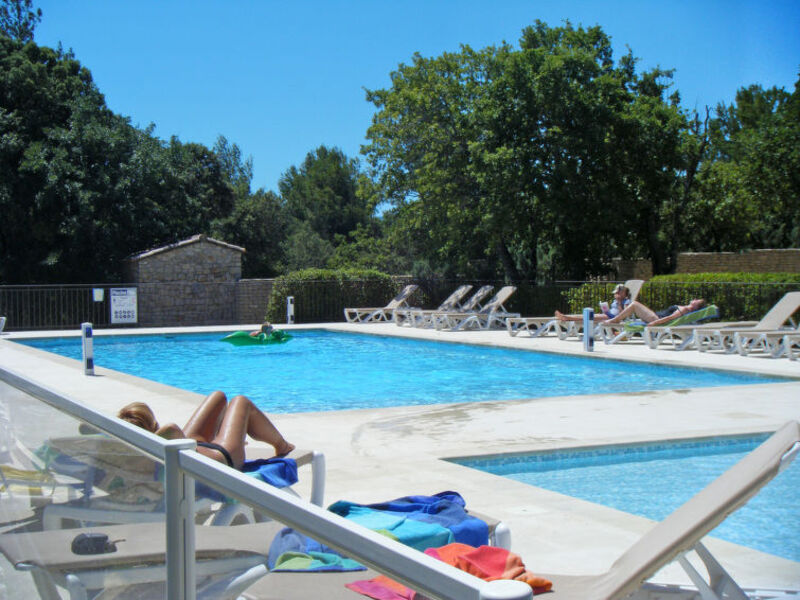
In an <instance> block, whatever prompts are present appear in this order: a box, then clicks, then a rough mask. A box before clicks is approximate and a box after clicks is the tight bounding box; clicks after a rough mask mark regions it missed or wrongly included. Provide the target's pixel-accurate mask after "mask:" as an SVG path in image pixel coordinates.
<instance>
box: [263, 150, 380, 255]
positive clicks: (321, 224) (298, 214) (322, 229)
mask: <svg viewBox="0 0 800 600" xmlns="http://www.w3.org/2000/svg"><path fill="white" fill-rule="evenodd" d="M358 174H359V171H358V161H356V160H354V159H348V158H347V156H345V154H344V153H343V152H342V151H341V150H339V149H338V148H332V149H329V148H327V147H325V146H320V147H319V148H317V149H316V150H315V151H313V152H309V153H308V155H306V158H305V160H304V161H303V164H302V165H300V167H299V168H298V167H294V166H292V167H290V168H289V169H288V170H287V171H286V172H285V173H284V174H283V175H282V176H281V178H280V180H279V182H278V189H279V190H280V194H281V198H282V199H283V202H284V204H285V206H286V208H287V210H288V211H289V214H290V215H291V216H292V217H293V218H294V219H296V220H297V221H300V222H305V223H308V224H309V225H310V227H311V229H312V230H313V231H314V232H315V233H316V234H317V235H318V236H320V237H321V238H322V239H323V240H326V241H328V242H333V240H334V238H335V236H336V235H346V234H348V233H349V232H351V231H353V230H354V229H355V228H356V227H357V226H358V225H359V224H360V223H365V222H366V221H367V219H368V218H369V215H370V207H369V206H368V204H367V202H366V201H365V199H364V198H361V197H359V196H358V194H357V193H356V188H357V182H358Z"/></svg>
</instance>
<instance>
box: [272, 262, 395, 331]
mask: <svg viewBox="0 0 800 600" xmlns="http://www.w3.org/2000/svg"><path fill="white" fill-rule="evenodd" d="M398 285H399V284H398V283H396V282H395V280H394V279H392V277H391V276H389V275H387V274H385V273H381V272H380V271H375V270H372V269H366V270H365V269H342V270H331V269H303V270H301V271H295V272H293V273H289V274H287V275H283V276H281V277H278V278H277V279H275V283H274V285H273V287H272V293H271V294H270V298H269V303H268V305H267V315H266V319H267V320H268V321H274V322H278V323H282V322H283V321H284V320H285V317H286V298H287V297H288V296H294V298H295V302H294V305H295V321H296V322H298V323H320V322H326V321H341V320H342V319H343V313H342V310H343V309H344V308H345V307H351V306H352V307H362V306H365V307H366V306H384V305H385V304H386V303H387V302H388V301H389V300H390V299H391V298H393V297H394V296H395V295H396V294H397V292H398V291H399V287H398Z"/></svg>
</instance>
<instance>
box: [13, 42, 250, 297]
mask: <svg viewBox="0 0 800 600" xmlns="http://www.w3.org/2000/svg"><path fill="white" fill-rule="evenodd" d="M0 72H2V73H3V80H2V87H0V211H2V214H3V215H4V218H3V220H2V221H0V280H3V281H6V282H9V283H39V282H42V283H54V282H85V281H102V280H110V281H116V280H119V278H120V271H121V260H122V259H123V258H124V257H126V256H128V255H130V254H131V253H133V252H137V251H141V250H144V249H147V248H150V247H153V246H155V245H161V244H165V243H170V242H174V241H177V240H179V239H182V238H185V237H188V236H190V235H193V234H196V233H207V232H209V231H210V230H211V228H212V225H213V223H214V222H215V221H218V220H221V219H224V218H226V217H227V216H228V215H229V214H230V213H231V211H232V210H233V208H234V199H235V198H234V190H233V186H232V185H231V184H230V182H229V180H228V175H227V173H226V172H225V168H224V166H223V164H222V162H221V161H220V159H219V157H218V156H217V155H216V154H215V153H214V152H212V151H211V150H209V149H208V148H206V147H204V146H202V145H199V144H183V143H181V142H180V141H179V140H178V139H177V138H173V139H171V140H170V141H169V142H163V141H162V140H159V139H157V138H155V137H154V136H153V135H152V127H150V128H147V129H145V130H140V129H137V128H134V127H132V126H131V125H130V122H129V120H128V119H127V118H124V117H120V116H118V115H115V114H113V113H112V112H111V111H110V110H109V109H108V108H107V107H106V105H105V101H104V99H103V96H102V94H100V92H99V91H98V90H97V88H96V86H95V85H94V83H93V81H92V77H91V73H90V72H89V71H88V70H87V69H85V68H83V67H82V66H81V64H80V63H79V62H78V61H77V60H76V59H75V58H74V56H73V55H72V54H71V53H64V52H62V51H61V50H52V49H49V48H44V47H39V46H37V45H36V44H35V43H32V42H29V43H27V44H23V43H22V42H19V41H15V40H12V39H11V38H9V37H5V36H3V37H0Z"/></svg>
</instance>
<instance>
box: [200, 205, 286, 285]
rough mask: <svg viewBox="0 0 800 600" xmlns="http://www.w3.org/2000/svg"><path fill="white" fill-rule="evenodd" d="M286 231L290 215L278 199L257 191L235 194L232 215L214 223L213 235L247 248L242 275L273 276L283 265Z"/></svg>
mask: <svg viewBox="0 0 800 600" xmlns="http://www.w3.org/2000/svg"><path fill="white" fill-rule="evenodd" d="M288 230H289V214H288V212H287V211H286V208H285V207H284V206H283V204H282V202H281V199H280V198H279V197H278V196H277V195H276V194H275V193H273V192H265V191H264V190H258V191H257V192H256V193H255V194H252V195H248V196H245V197H238V198H237V199H236V206H235V207H234V209H233V212H232V213H231V215H230V216H229V217H228V218H226V219H223V220H221V221H218V222H216V224H215V225H214V229H213V230H212V235H214V236H215V237H218V238H220V239H223V240H225V241H227V242H231V243H233V244H237V245H239V246H243V247H244V248H245V250H247V252H246V253H245V255H244V258H243V260H242V275H243V276H244V277H274V276H276V275H278V274H280V273H281V272H282V269H283V267H284V263H285V257H284V244H285V242H286V239H287V237H288Z"/></svg>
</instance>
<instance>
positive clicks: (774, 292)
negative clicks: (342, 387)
mask: <svg viewBox="0 0 800 600" xmlns="http://www.w3.org/2000/svg"><path fill="white" fill-rule="evenodd" d="M408 283H416V284H417V285H419V290H418V291H417V292H415V294H414V295H413V296H412V297H411V299H410V300H409V303H410V305H411V306H418V307H420V308H435V307H437V306H438V305H439V304H440V303H441V302H442V300H444V299H445V298H446V297H447V296H448V295H449V294H450V293H451V292H452V291H453V290H454V289H455V288H457V287H458V286H459V285H462V284H464V283H470V284H472V285H473V286H474V287H475V289H477V288H478V287H479V286H481V285H487V284H489V285H493V286H495V289H499V288H500V287H501V286H503V285H505V282H502V281H486V280H455V279H413V278H410V277H398V278H396V279H395V285H396V288H397V289H396V291H399V290H400V289H401V288H402V287H403V286H404V285H406V284H408ZM292 285H293V286H294V287H292V289H290V290H288V291H286V293H287V295H291V296H293V297H294V317H295V323H325V322H338V321H342V320H343V309H344V308H346V307H362V306H383V305H385V304H386V303H387V302H388V301H389V300H390V298H388V297H387V292H386V290H385V289H384V288H383V287H380V288H375V289H372V287H374V286H375V285H376V284H375V283H374V282H370V281H346V282H336V281H302V282H297V283H294V284H292ZM514 285H516V286H517V291H516V293H515V294H514V295H513V296H512V297H511V298H510V300H509V301H508V302H507V303H506V308H507V309H508V310H510V311H512V312H518V313H520V314H522V315H524V316H547V315H552V314H553V312H554V311H555V310H560V311H562V312H580V310H581V309H582V308H583V307H586V306H592V307H594V308H595V309H596V308H597V306H598V304H599V303H600V301H602V300H605V301H609V300H611V298H610V295H611V290H612V288H613V285H614V282H583V281H562V282H555V283H553V284H548V285H536V284H534V283H532V282H528V281H520V282H516V283H514ZM115 287H118V286H114V285H109V284H94V285H54V286H41V285H36V286H21V285H20V286H0V316H5V317H7V320H6V329H7V330H9V331H20V330H43V329H77V328H79V327H80V324H81V323H83V322H87V321H88V322H91V323H93V324H94V325H95V327H103V328H105V327H163V326H193V325H237V324H243V323H258V322H260V321H261V320H263V319H264V317H265V316H266V313H267V305H268V301H269V291H270V290H271V289H272V283H271V280H241V281H240V282H226V283H204V282H165V283H147V284H137V285H131V286H129V287H131V288H135V289H136V290H137V292H138V305H137V306H138V314H137V318H136V320H135V322H115V319H114V318H112V309H113V307H112V305H111V293H112V290H113V288H115ZM119 287H123V286H119ZM796 289H797V284H790V283H742V282H691V283H680V282H663V283H657V284H651V283H645V285H644V286H643V288H642V291H641V293H640V295H639V300H640V301H642V302H643V303H644V304H646V305H648V306H650V307H652V308H654V309H656V310H658V309H661V308H665V307H667V306H669V305H671V304H681V303H684V302H688V300H689V299H690V298H692V297H704V298H706V299H707V300H708V301H709V303H712V304H716V305H717V306H719V307H720V312H721V316H722V318H724V319H725V320H733V321H739V320H758V319H760V318H761V317H762V316H763V315H764V313H765V312H766V311H767V310H769V308H770V307H771V306H772V305H773V304H775V302H777V301H778V300H779V299H780V297H781V296H783V294H785V293H786V292H789V291H795V290H796ZM259 296H261V297H260V298H259ZM268 318H270V319H272V320H275V321H276V322H282V321H283V319H284V318H285V309H284V308H282V307H281V308H280V310H279V311H278V312H276V314H275V315H270V316H269V317H268Z"/></svg>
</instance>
